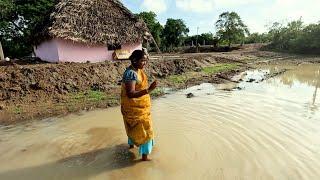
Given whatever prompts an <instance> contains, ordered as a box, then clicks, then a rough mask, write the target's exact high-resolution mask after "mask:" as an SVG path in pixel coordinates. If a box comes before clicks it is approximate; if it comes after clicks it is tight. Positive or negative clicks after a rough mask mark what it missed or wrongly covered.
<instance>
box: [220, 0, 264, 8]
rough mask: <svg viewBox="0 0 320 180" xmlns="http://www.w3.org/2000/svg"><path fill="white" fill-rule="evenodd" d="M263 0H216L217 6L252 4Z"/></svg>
mask: <svg viewBox="0 0 320 180" xmlns="http://www.w3.org/2000/svg"><path fill="white" fill-rule="evenodd" d="M262 1H263V0H215V2H216V5H217V7H230V6H242V5H250V4H255V3H259V2H262Z"/></svg>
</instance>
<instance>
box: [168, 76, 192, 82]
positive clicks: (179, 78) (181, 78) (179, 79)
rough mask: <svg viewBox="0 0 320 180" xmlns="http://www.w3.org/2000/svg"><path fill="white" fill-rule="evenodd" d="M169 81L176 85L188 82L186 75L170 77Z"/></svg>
mask: <svg viewBox="0 0 320 180" xmlns="http://www.w3.org/2000/svg"><path fill="white" fill-rule="evenodd" d="M168 80H169V81H170V82H172V83H175V84H180V83H185V82H186V81H187V80H188V77H187V76H186V75H172V76H169V77H168Z"/></svg>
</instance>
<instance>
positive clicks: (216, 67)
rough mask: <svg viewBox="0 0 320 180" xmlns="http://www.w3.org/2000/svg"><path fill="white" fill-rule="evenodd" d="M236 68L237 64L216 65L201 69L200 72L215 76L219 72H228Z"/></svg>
mask: <svg viewBox="0 0 320 180" xmlns="http://www.w3.org/2000/svg"><path fill="white" fill-rule="evenodd" d="M237 67H238V65H237V64H217V65H214V66H210V67H205V68H203V69H202V71H203V72H204V73H206V74H216V73H219V72H225V71H229V70H232V69H235V68H237Z"/></svg>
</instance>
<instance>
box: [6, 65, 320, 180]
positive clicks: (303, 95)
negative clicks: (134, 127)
mask: <svg viewBox="0 0 320 180" xmlns="http://www.w3.org/2000/svg"><path fill="white" fill-rule="evenodd" d="M282 69H287V71H286V72H284V73H282V74H279V75H277V76H275V77H269V78H268V75H270V74H272V73H273V72H278V71H279V70H282ZM238 78H242V79H243V81H242V82H241V83H240V84H232V83H230V84H223V85H212V84H202V85H200V86H196V87H192V88H189V89H186V90H182V91H178V92H169V94H167V95H165V96H164V97H162V98H159V99H157V100H154V101H153V110H152V115H153V121H154V127H155V132H156V137H155V142H156V146H155V148H154V151H153V153H152V156H151V157H152V159H153V160H152V161H151V162H140V161H139V156H138V154H137V149H133V150H130V151H129V150H128V146H127V144H126V141H127V139H126V135H125V130H124V127H123V122H122V117H121V114H120V108H119V107H116V108H109V109H106V110H97V111H91V112H82V113H79V114H73V115H69V116H67V117H63V118H49V119H46V120H42V121H37V122H31V123H26V124H21V125H15V126H11V127H10V126H9V127H8V126H7V127H1V128H0V179H23V180H35V179H46V180H47V179H59V180H60V179H139V180H140V179H267V180H270V179H294V180H295V179H296V180H301V179H310V180H314V179H319V178H320V171H319V169H320V89H319V88H320V66H319V65H315V64H301V65H299V66H286V67H277V66H265V67H264V66H261V67H257V70H252V71H248V72H246V73H245V74H243V75H242V77H238ZM247 81H248V82H247ZM188 93H193V94H194V97H193V98H186V94H188Z"/></svg>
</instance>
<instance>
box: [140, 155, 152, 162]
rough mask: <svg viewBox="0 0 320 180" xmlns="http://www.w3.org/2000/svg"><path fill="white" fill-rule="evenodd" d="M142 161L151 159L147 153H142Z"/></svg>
mask: <svg viewBox="0 0 320 180" xmlns="http://www.w3.org/2000/svg"><path fill="white" fill-rule="evenodd" d="M141 160H142V161H151V159H150V158H148V155H147V154H142V159H141Z"/></svg>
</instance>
